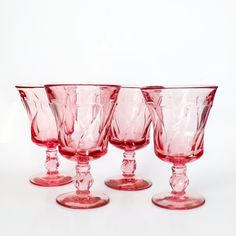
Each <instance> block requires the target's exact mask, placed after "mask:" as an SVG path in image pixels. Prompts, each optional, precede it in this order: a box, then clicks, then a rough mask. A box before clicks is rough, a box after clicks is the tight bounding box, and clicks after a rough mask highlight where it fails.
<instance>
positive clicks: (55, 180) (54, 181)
mask: <svg viewBox="0 0 236 236" xmlns="http://www.w3.org/2000/svg"><path fill="white" fill-rule="evenodd" d="M30 182H31V183H32V184H35V185H38V186H43V187H54V186H61V185H65V184H69V183H71V182H72V177H71V176H67V175H63V174H55V175H52V174H51V175H49V174H41V175H40V174H38V175H34V176H32V177H30Z"/></svg>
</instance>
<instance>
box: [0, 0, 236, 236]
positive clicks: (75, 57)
mask: <svg viewBox="0 0 236 236" xmlns="http://www.w3.org/2000/svg"><path fill="white" fill-rule="evenodd" d="M235 10H236V4H235V1H233V0H232V1H230V0H225V1H215V0H214V1H213V0H204V1H203V0H200V1H187V0H180V1H174V0H173V1H172V0H171V1H156V0H155V1H154V0H147V1H134V0H125V1H123V0H121V1H108V0H101V1H95V0H91V1H80V0H76V1H75V0H74V1H73V0H71V1H58V0H57V1H56V0H41V1H37V0H31V1H28V0H21V1H18V0H1V1H0V79H1V80H0V81H1V86H0V109H1V116H0V147H1V155H0V163H1V165H0V186H1V193H0V235H4V236H9V235H34V236H37V235H87V236H90V235H95V234H96V235H148V236H149V235H150V236H152V235H176V236H177V235H181V236H182V235H183V236H184V235H191V236H195V235H227V236H231V235H232V236H233V235H236V230H235V218H236V217H235V212H236V203H235V199H236V178H235V165H236V158H235V152H234V147H235V133H236V125H235V120H236V99H235V85H236V82H235V78H236V70H235V65H236V56H235V55H236V47H235V42H236V30H235V29H236V15H235ZM56 81H58V82H78V83H84V82H101V83H118V84H122V83H126V84H134V83H135V84H137V83H138V84H145V85H150V84H161V85H163V84H217V85H219V90H218V92H217V94H216V99H215V104H214V107H213V109H212V111H211V114H210V117H209V120H208V124H207V128H206V136H205V154H204V156H203V157H202V158H201V159H200V160H198V161H196V162H194V163H191V164H189V165H188V176H189V178H190V186H189V188H188V190H189V191H194V192H198V193H201V194H202V195H204V196H205V198H206V204H205V205H204V206H203V207H201V208H198V209H195V210H190V211H168V210H164V209H160V208H158V207H156V206H154V205H153V204H152V203H151V201H150V199H151V197H152V195H153V194H154V193H157V192H162V191H168V190H169V189H170V188H169V185H168V179H169V177H170V175H171V173H170V167H171V166H170V165H168V164H166V163H164V162H162V161H160V160H159V159H158V158H156V157H155V155H154V153H153V148H152V144H151V145H150V146H148V147H147V148H145V149H143V150H140V151H139V152H137V162H138V168H137V173H139V174H140V175H142V176H144V177H146V178H149V179H151V180H152V181H153V186H152V187H151V188H150V189H148V190H145V191H139V192H119V191H115V190H111V189H109V188H107V187H106V186H105V185H104V184H103V181H104V179H105V178H107V177H109V176H113V175H117V174H119V173H120V172H119V166H120V163H121V159H122V158H121V157H122V151H121V150H118V149H115V148H114V147H112V146H110V149H109V153H108V154H107V155H106V156H105V157H102V158H101V159H100V160H97V161H95V162H93V163H92V174H93V176H94V179H95V183H94V185H93V187H92V190H94V191H102V192H106V193H107V194H108V195H109V196H110V198H111V202H110V204H109V205H107V206H105V207H102V208H98V209H94V210H86V211H79V210H69V209H65V208H63V207H60V206H58V205H57V204H56V203H55V197H56V196H57V195H58V194H60V193H64V192H67V191H71V190H73V185H68V186H64V187H60V188H59V187H58V188H40V187H36V186H33V185H31V184H30V183H29V182H28V178H29V176H30V175H31V174H35V173H37V172H38V171H40V170H43V161H44V158H43V157H44V154H43V150H42V148H39V147H37V146H35V145H34V144H33V143H32V142H31V141H30V135H29V127H28V120H27V117H26V113H25V111H24V110H23V106H22V104H21V103H20V100H19V97H18V94H17V92H16V90H15V88H14V85H15V84H16V83H27V82H31V83H49V82H50V83H51V82H56ZM61 170H65V171H68V172H70V173H74V164H73V163H70V162H69V161H67V160H65V159H64V158H61Z"/></svg>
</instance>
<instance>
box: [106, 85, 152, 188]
mask: <svg viewBox="0 0 236 236" xmlns="http://www.w3.org/2000/svg"><path fill="white" fill-rule="evenodd" d="M150 123H151V117H150V114H149V111H148V108H147V106H146V104H145V100H144V98H143V95H142V92H141V90H140V88H136V87H122V88H121V90H120V92H119V95H118V99H117V106H116V108H115V112H114V116H113V119H112V123H111V131H110V143H112V144H113V145H114V146H116V147H118V148H120V149H122V150H124V154H123V156H124V159H123V162H122V165H121V171H122V176H119V177H115V178H110V179H108V180H106V181H105V184H106V185H107V186H108V187H111V188H114V189H118V190H130V191H132V190H142V189H146V188H148V187H150V186H151V182H149V181H148V180H145V179H142V178H138V177H136V176H135V170H136V161H135V151H136V150H138V149H140V148H143V147H145V146H147V145H148V143H149V128H150Z"/></svg>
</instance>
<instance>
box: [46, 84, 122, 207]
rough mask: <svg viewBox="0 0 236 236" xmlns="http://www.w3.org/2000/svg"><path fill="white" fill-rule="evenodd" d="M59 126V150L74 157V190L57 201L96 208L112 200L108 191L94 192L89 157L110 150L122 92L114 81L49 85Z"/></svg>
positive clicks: (72, 205) (62, 203)
mask: <svg viewBox="0 0 236 236" xmlns="http://www.w3.org/2000/svg"><path fill="white" fill-rule="evenodd" d="M45 88H46V91H47V94H48V98H49V100H50V102H51V108H52V110H53V112H54V114H55V118H56V122H57V126H58V130H59V151H60V153H61V154H62V155H63V156H64V157H65V158H67V159H68V160H71V161H75V162H76V163H77V165H76V176H75V178H74V184H75V187H76V191H75V192H71V193H65V194H61V195H59V196H58V197H57V202H58V203H59V204H61V205H62V206H65V207H69V208H81V209H86V208H95V207H100V206H103V205H105V204H107V203H108V202H109V198H108V197H107V196H106V195H105V194H101V193H99V194H97V193H91V192H90V187H91V186H92V184H93V178H92V176H91V174H90V165H89V161H91V160H96V159H98V158H100V157H101V156H103V155H105V154H106V152H107V144H108V132H109V128H110V123H111V119H112V115H113V111H114V107H115V103H116V99H117V95H118V92H119V88H120V87H119V86H115V85H113V86H112V85H73V84H71V85H46V86H45Z"/></svg>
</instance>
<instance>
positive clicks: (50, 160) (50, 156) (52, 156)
mask: <svg viewBox="0 0 236 236" xmlns="http://www.w3.org/2000/svg"><path fill="white" fill-rule="evenodd" d="M59 165H60V164H59V160H58V157H57V149H56V148H47V150H46V162H45V168H46V169H47V174H48V175H57V174H58V167H59Z"/></svg>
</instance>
